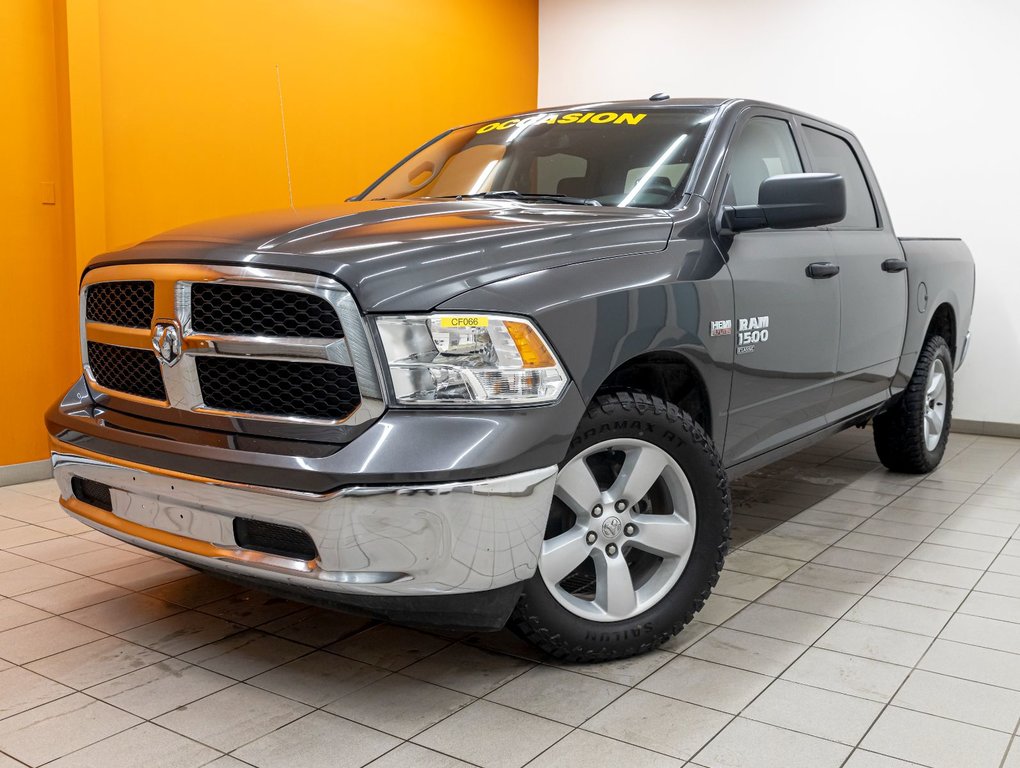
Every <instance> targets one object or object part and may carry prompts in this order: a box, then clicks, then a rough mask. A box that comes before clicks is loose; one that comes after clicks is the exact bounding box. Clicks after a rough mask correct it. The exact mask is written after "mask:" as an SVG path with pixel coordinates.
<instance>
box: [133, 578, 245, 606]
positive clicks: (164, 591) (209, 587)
mask: <svg viewBox="0 0 1020 768" xmlns="http://www.w3.org/2000/svg"><path fill="white" fill-rule="evenodd" d="M243 591H244V587H241V586H238V585H237V584H232V583H230V582H229V581H223V579H217V578H216V577H215V576H210V575H209V574H207V573H195V574H192V575H190V576H185V577H184V578H183V579H177V580H175V581H170V582H167V583H165V584H158V585H156V586H155V587H148V588H147V589H145V594H147V595H150V596H152V597H155V598H157V599H159V600H166V601H167V602H168V603H175V604H177V605H180V606H183V607H185V608H197V607H198V606H200V605H208V604H209V603H214V602H216V601H217V600H221V599H222V598H224V597H228V596H230V595H236V594H237V593H238V592H243Z"/></svg>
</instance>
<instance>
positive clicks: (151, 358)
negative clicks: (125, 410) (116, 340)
mask: <svg viewBox="0 0 1020 768" xmlns="http://www.w3.org/2000/svg"><path fill="white" fill-rule="evenodd" d="M88 353H89V367H90V368H91V369H92V376H93V378H94V379H95V380H96V383H97V384H99V385H100V386H101V387H106V388H107V389H113V390H116V391H117V392H126V393H128V394H129V395H137V396H138V397H148V398H151V399H153V400H166V390H165V389H164V388H163V375H162V373H161V372H160V369H159V361H158V360H157V359H156V354H155V353H154V352H153V351H152V350H151V349H130V348H128V347H115V346H113V345H112V344H100V343H99V342H96V341H90V342H89V343H88Z"/></svg>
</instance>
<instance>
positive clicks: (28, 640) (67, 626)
mask: <svg viewBox="0 0 1020 768" xmlns="http://www.w3.org/2000/svg"><path fill="white" fill-rule="evenodd" d="M102 637H104V635H103V633H102V632H97V631H96V630H94V629H89V628H88V627H83V626H82V625H81V624H75V623H74V622H73V621H68V620H67V619H62V618H60V617H53V618H50V619H43V620H42V621H36V622H33V623H32V624H24V625H22V626H20V627H15V628H14V629H8V630H7V631H5V632H0V659H6V660H7V661H10V662H12V663H14V664H25V663H27V662H29V661H35V660H36V659H41V658H43V657H44V656H51V655H53V654H54V653H60V652H61V651H66V650H68V649H69V648H75V647H77V646H79V645H84V644H85V643H91V642H92V641H93V640H99V639H101V638H102Z"/></svg>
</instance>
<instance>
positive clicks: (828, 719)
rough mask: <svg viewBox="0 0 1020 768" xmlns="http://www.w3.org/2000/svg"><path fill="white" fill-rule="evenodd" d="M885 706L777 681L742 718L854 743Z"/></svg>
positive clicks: (841, 694) (849, 743)
mask: <svg viewBox="0 0 1020 768" xmlns="http://www.w3.org/2000/svg"><path fill="white" fill-rule="evenodd" d="M882 706H883V705H882V704H880V703H879V702H876V701H868V700H866V699H862V698H858V697H856V696H847V695H846V694H843V693H836V692H835V691H828V690H824V689H822V688H813V687H810V686H807V685H801V684H799V683H793V682H790V681H788V680H776V681H775V682H774V683H773V684H772V685H771V686H769V688H768V689H767V690H766V691H765V692H764V693H763V694H762V695H761V696H759V697H758V698H757V699H755V700H754V701H753V702H752V703H751V705H750V706H749V707H747V709H745V710H744V712H743V713H742V714H741V717H745V718H748V719H750V720H757V721H759V722H763V723H768V724H770V725H775V726H779V727H780V728H786V729H788V730H791V731H797V732H799V733H806V734H808V735H810V736H818V737H819V738H823V739H829V740H830V741H838V742H840V743H842V744H847V745H849V746H853V745H855V744H856V743H857V742H858V741H860V739H861V737H862V736H864V734H865V733H866V732H867V730H868V728H869V727H870V726H871V724H872V723H873V722H874V721H875V718H877V717H878V715H879V713H880V712H881V711H882Z"/></svg>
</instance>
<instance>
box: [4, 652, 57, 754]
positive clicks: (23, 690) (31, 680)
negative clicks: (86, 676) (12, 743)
mask: <svg viewBox="0 0 1020 768" xmlns="http://www.w3.org/2000/svg"><path fill="white" fill-rule="evenodd" d="M71 693H74V690H73V689H71V688H68V687H67V686H65V685H61V684H60V683H56V682H54V681H52V680H50V679H49V678H46V677H43V676H42V675H37V674H36V673H35V672H30V671H29V670H27V669H24V668H23V667H9V668H7V669H4V670H0V720H2V719H3V718H5V717H10V716H11V715H16V714H18V713H19V712H25V711H27V710H29V709H32V708H33V707H38V706H39V705H40V704H46V703H47V702H50V701H53V700H55V699H59V698H62V697H64V696H67V695H68V694H71ZM0 748H2V745H0Z"/></svg>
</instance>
